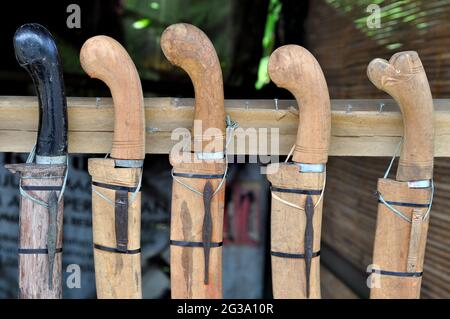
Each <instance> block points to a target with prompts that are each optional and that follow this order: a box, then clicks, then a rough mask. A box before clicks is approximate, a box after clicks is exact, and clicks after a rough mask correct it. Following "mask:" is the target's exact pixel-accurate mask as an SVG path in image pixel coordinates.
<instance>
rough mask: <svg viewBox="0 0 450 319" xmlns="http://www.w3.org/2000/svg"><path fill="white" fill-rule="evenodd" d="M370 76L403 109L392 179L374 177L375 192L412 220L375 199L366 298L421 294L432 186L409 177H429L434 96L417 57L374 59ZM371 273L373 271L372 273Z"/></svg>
mask: <svg viewBox="0 0 450 319" xmlns="http://www.w3.org/2000/svg"><path fill="white" fill-rule="evenodd" d="M367 74H368V77H369V79H370V80H371V81H372V83H374V85H375V86H377V87H378V88H379V89H381V90H383V91H385V92H387V93H389V94H390V95H391V96H392V97H393V98H394V99H395V100H396V101H397V103H398V104H399V106H400V110H401V112H402V114H403V125H404V136H403V144H402V151H401V154H400V160H399V165H398V169H397V177H396V179H397V180H392V179H388V178H386V179H379V180H378V192H379V193H380V194H381V196H382V197H383V198H384V200H385V201H387V202H388V203H389V204H391V205H392V206H393V207H394V208H395V209H397V210H398V211H400V212H402V213H403V214H404V215H406V216H407V218H410V219H411V221H408V220H405V219H403V218H401V217H400V216H398V215H397V214H395V212H393V211H392V210H390V209H389V208H388V207H387V206H386V205H385V204H384V203H381V202H380V203H379V204H378V217H377V227H376V233H375V242H374V252H373V263H372V275H371V278H370V279H371V280H370V281H371V285H370V286H371V293H370V297H371V298H374V299H377V298H400V299H410V298H419V297H420V286H421V280H422V272H423V261H424V254H425V246H426V239H427V231H428V223H429V218H425V215H426V212H427V210H428V206H429V205H430V201H431V200H432V198H431V193H432V190H431V187H427V188H413V187H410V184H409V183H408V182H413V181H418V180H430V179H432V177H433V157H434V152H433V150H434V128H433V122H434V118H433V101H432V97H431V93H430V88H429V85H428V80H427V77H426V74H425V70H424V69H423V66H422V63H421V61H420V59H419V56H418V54H417V53H416V52H414V51H406V52H399V53H396V54H394V55H393V56H392V57H391V59H390V60H389V62H388V61H386V60H382V59H375V60H373V61H372V62H370V64H369V66H368V68H367ZM373 272H375V273H373Z"/></svg>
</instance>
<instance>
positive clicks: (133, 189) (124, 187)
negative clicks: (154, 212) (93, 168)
mask: <svg viewBox="0 0 450 319" xmlns="http://www.w3.org/2000/svg"><path fill="white" fill-rule="evenodd" d="M92 185H94V186H96V187H101V188H107V189H112V190H115V191H128V192H129V193H133V192H135V191H136V189H137V187H127V186H118V185H111V184H105V183H99V182H92Z"/></svg>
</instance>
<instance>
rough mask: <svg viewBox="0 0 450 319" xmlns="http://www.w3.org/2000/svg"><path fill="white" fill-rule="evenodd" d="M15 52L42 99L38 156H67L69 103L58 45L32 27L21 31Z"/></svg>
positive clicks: (21, 28)
mask: <svg viewBox="0 0 450 319" xmlns="http://www.w3.org/2000/svg"><path fill="white" fill-rule="evenodd" d="M14 50H15V54H16V59H17V61H18V62H19V64H20V65H21V66H22V67H23V68H25V69H26V70H27V71H28V73H29V74H30V76H31V77H32V79H33V82H34V85H35V87H36V90H37V95H38V99H39V127H38V137H37V146H36V155H38V156H62V155H66V154H67V102H66V94H65V89H64V79H63V73H62V68H61V61H60V58H59V54H58V49H57V48H56V44H55V41H54V39H53V37H52V35H51V34H50V32H49V31H48V30H47V29H45V28H44V27H43V26H41V25H39V24H35V23H29V24H25V25H23V26H21V27H20V28H19V29H17V31H16V34H15V35H14Z"/></svg>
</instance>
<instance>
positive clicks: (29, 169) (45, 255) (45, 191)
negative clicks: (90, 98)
mask: <svg viewBox="0 0 450 319" xmlns="http://www.w3.org/2000/svg"><path fill="white" fill-rule="evenodd" d="M14 49H15V54H16V58H17V61H18V62H19V64H20V65H21V66H22V67H24V68H25V69H26V70H27V71H28V73H29V74H30V76H31V77H32V79H33V82H34V85H35V87H36V90H37V94H38V101H39V125H38V133H37V142H36V148H35V150H36V162H35V163H33V162H32V160H33V158H32V157H33V156H31V157H30V158H29V161H27V163H24V164H10V165H6V168H7V169H9V170H10V171H11V172H13V173H16V172H17V173H19V174H20V185H21V195H22V196H21V199H20V215H19V249H18V253H19V298H27V299H56V298H61V297H62V285H61V267H62V256H61V255H62V242H63V198H62V194H61V191H62V190H63V188H64V186H63V184H64V181H65V174H66V170H67V103H66V96H65V90H64V80H63V73H62V69H61V62H60V59H59V54H58V50H57V48H56V45H55V42H54V40H53V38H52V36H51V34H50V33H49V32H48V31H47V30H46V29H45V28H44V27H43V26H41V25H39V24H25V25H23V26H21V27H20V28H19V29H18V30H17V31H16V34H15V35H14Z"/></svg>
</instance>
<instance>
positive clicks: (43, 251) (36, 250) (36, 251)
mask: <svg viewBox="0 0 450 319" xmlns="http://www.w3.org/2000/svg"><path fill="white" fill-rule="evenodd" d="M62 251H63V249H62V247H61V248H56V250H55V253H57V254H58V253H62ZM17 252H18V253H19V255H35V254H37V255H40V254H42V255H47V254H48V249H47V248H19V249H17Z"/></svg>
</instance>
